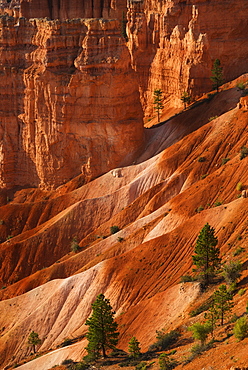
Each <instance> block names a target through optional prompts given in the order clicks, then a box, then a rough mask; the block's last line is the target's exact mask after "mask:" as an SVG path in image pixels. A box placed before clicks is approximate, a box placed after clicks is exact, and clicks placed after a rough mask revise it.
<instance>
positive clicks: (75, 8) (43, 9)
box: [20, 0, 127, 20]
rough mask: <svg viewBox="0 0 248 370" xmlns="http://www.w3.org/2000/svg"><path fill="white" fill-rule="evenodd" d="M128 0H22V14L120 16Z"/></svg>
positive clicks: (52, 17)
mask: <svg viewBox="0 0 248 370" xmlns="http://www.w3.org/2000/svg"><path fill="white" fill-rule="evenodd" d="M126 4H127V2H126V0H73V1H69V0H21V1H20V8H21V15H22V16H23V17H26V18H33V17H34V18H44V17H48V18H50V19H61V20H65V19H70V18H105V19H111V18H119V19H121V16H122V12H123V11H125V12H126V9H127V5H126Z"/></svg>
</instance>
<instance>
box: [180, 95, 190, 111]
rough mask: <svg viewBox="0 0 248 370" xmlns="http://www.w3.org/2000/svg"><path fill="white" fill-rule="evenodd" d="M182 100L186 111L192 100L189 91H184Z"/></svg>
mask: <svg viewBox="0 0 248 370" xmlns="http://www.w3.org/2000/svg"><path fill="white" fill-rule="evenodd" d="M181 100H182V102H183V105H184V109H186V106H187V104H189V103H190V100H191V96H190V95H189V93H188V92H187V91H184V93H183V94H182V96H181Z"/></svg>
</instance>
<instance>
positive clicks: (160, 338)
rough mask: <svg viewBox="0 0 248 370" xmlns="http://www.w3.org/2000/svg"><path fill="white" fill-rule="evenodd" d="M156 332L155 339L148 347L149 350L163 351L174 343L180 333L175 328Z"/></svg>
mask: <svg viewBox="0 0 248 370" xmlns="http://www.w3.org/2000/svg"><path fill="white" fill-rule="evenodd" d="M156 333H157V337H156V338H157V341H156V342H155V343H153V344H152V345H151V346H150V347H149V351H164V350H166V349H168V348H170V347H171V346H172V345H173V344H175V343H176V342H177V340H178V338H179V337H180V335H181V334H180V333H179V332H178V331H177V330H171V331H170V332H169V333H165V331H164V330H158V331H157V332H156Z"/></svg>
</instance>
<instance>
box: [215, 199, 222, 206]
mask: <svg viewBox="0 0 248 370" xmlns="http://www.w3.org/2000/svg"><path fill="white" fill-rule="evenodd" d="M221 205H222V202H221V201H220V200H216V201H215V202H214V207H219V206H221Z"/></svg>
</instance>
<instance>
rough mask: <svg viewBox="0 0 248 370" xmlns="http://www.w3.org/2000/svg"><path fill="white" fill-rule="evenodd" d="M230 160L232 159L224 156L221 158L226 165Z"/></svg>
mask: <svg viewBox="0 0 248 370" xmlns="http://www.w3.org/2000/svg"><path fill="white" fill-rule="evenodd" d="M228 161H230V158H222V159H221V164H222V165H224V164H226V163H227V162H228Z"/></svg>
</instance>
